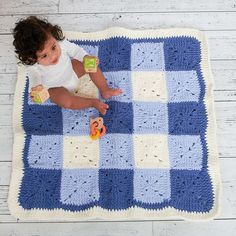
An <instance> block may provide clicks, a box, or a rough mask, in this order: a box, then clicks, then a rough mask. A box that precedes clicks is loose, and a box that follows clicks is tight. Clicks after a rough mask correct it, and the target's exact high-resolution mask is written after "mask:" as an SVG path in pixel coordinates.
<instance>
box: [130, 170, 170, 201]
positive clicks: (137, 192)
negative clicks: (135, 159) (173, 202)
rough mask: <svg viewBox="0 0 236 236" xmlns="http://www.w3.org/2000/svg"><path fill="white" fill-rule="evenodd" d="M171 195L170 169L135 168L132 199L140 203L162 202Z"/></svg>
mask: <svg viewBox="0 0 236 236" xmlns="http://www.w3.org/2000/svg"><path fill="white" fill-rule="evenodd" d="M170 196H171V186H170V171H169V170H167V169H135V170H134V199H135V200H136V201H138V202H142V203H150V204H154V203H162V202H164V201H166V200H169V199H170Z"/></svg>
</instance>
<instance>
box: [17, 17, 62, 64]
mask: <svg viewBox="0 0 236 236" xmlns="http://www.w3.org/2000/svg"><path fill="white" fill-rule="evenodd" d="M49 35H52V36H53V37H54V38H55V39H56V40H58V41H61V40H63V39H64V38H65V37H64V36H63V33H62V30H61V28H60V27H59V26H58V25H52V24H51V23H49V22H48V21H47V20H46V19H40V18H37V17H36V16H29V17H28V18H26V19H21V20H20V21H18V22H17V23H16V26H15V28H14V29H13V37H14V41H13V45H14V46H15V52H16V54H17V57H18V59H19V60H20V62H21V63H22V64H24V65H33V64H35V63H36V62H37V56H36V52H37V51H38V50H42V49H43V46H44V43H45V41H47V39H48V37H49Z"/></svg>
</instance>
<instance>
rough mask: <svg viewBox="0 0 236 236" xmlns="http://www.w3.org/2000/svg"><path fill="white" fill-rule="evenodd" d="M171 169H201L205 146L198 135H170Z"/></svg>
mask: <svg viewBox="0 0 236 236" xmlns="http://www.w3.org/2000/svg"><path fill="white" fill-rule="evenodd" d="M168 145H169V159H170V166H171V169H182V170H184V169H187V170H201V168H202V162H203V147H202V143H201V138H200V136H198V135H169V138H168Z"/></svg>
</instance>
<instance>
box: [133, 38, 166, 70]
mask: <svg viewBox="0 0 236 236" xmlns="http://www.w3.org/2000/svg"><path fill="white" fill-rule="evenodd" d="M131 69H132V71H163V70H164V69H165V61H164V50H163V43H153V42H152V43H151V42H142V43H133V44H132V46H131Z"/></svg>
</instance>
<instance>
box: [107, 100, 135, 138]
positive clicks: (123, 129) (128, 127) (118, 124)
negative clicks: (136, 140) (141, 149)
mask: <svg viewBox="0 0 236 236" xmlns="http://www.w3.org/2000/svg"><path fill="white" fill-rule="evenodd" d="M107 104H108V105H109V109H108V110H107V113H106V115H105V116H104V117H103V119H104V124H105V126H106V129H107V134H109V133H124V134H131V133H132V132H133V107H132V103H126V102H115V101H110V102H108V103H107Z"/></svg>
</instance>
